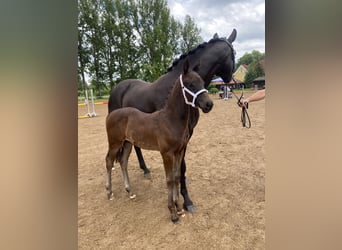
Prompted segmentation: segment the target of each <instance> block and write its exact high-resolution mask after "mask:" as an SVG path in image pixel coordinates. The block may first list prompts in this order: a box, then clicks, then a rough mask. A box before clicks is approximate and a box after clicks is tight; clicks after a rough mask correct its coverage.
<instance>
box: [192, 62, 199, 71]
mask: <svg viewBox="0 0 342 250" xmlns="http://www.w3.org/2000/svg"><path fill="white" fill-rule="evenodd" d="M200 66H201V62H198V63H197V65H196V66H195V67H194V68H193V71H196V72H197V73H198V72H199V68H200Z"/></svg>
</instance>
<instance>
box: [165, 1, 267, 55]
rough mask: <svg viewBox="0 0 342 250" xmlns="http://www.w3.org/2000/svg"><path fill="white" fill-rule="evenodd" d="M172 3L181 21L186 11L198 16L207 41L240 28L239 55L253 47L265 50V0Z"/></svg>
mask: <svg viewBox="0 0 342 250" xmlns="http://www.w3.org/2000/svg"><path fill="white" fill-rule="evenodd" d="M168 7H169V8H170V11H171V15H173V16H174V17H175V18H176V19H177V20H179V21H181V22H184V18H185V15H190V16H191V17H192V18H194V20H195V23H196V24H197V26H198V27H199V28H200V29H201V36H202V38H203V39H204V41H208V40H209V39H210V38H212V36H213V35H214V34H215V33H218V35H219V36H221V37H223V36H224V37H227V36H229V35H230V34H231V32H232V30H233V28H236V30H237V38H236V40H235V42H234V43H233V45H234V48H235V49H236V58H237V59H238V58H240V57H241V56H243V55H244V54H245V53H246V52H251V51H252V50H259V51H261V52H265V1H264V0H240V1H239V0H196V1H195V0H168Z"/></svg>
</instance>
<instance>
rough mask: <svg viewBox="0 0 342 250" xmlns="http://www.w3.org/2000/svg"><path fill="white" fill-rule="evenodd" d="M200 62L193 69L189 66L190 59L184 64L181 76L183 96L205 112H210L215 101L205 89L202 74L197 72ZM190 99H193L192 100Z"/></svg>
mask: <svg viewBox="0 0 342 250" xmlns="http://www.w3.org/2000/svg"><path fill="white" fill-rule="evenodd" d="M198 71H199V64H197V65H196V66H195V67H194V68H193V70H191V69H190V68H189V61H188V60H186V61H185V62H184V64H183V74H182V75H181V76H180V83H181V86H182V91H183V96H184V99H185V102H186V103H187V104H189V105H191V106H193V107H199V108H200V109H202V111H203V112H204V113H208V112H209V111H210V110H211V109H212V107H213V105H214V104H213V101H212V100H211V99H210V97H209V95H208V90H206V89H205V86H204V85H205V84H204V81H203V79H202V78H201V76H200V75H199V74H198V73H197V72H198ZM189 100H192V101H191V102H190V101H189Z"/></svg>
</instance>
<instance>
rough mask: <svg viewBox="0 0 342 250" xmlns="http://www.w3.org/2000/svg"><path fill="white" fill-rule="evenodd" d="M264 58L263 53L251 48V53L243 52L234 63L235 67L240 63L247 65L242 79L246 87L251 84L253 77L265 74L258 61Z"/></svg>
mask: <svg viewBox="0 0 342 250" xmlns="http://www.w3.org/2000/svg"><path fill="white" fill-rule="evenodd" d="M264 58H265V53H261V52H260V51H257V50H253V51H252V52H251V53H245V54H244V55H243V56H242V57H241V58H240V59H239V61H238V63H237V64H236V68H238V67H239V66H240V65H241V64H246V65H248V70H247V73H246V76H245V81H244V82H245V85H246V87H247V88H250V87H251V84H252V82H253V80H254V79H255V78H257V77H260V76H264V75H265V72H264V69H263V67H262V66H261V64H260V61H261V60H262V59H264Z"/></svg>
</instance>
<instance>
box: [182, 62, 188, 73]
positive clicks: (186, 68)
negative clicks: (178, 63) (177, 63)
mask: <svg viewBox="0 0 342 250" xmlns="http://www.w3.org/2000/svg"><path fill="white" fill-rule="evenodd" d="M188 71H189V59H186V60H185V62H184V64H183V73H184V75H185V74H187V73H188Z"/></svg>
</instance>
